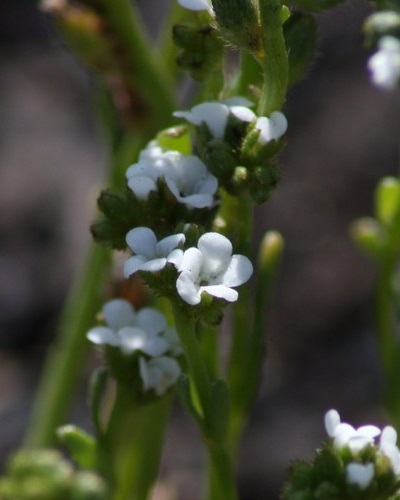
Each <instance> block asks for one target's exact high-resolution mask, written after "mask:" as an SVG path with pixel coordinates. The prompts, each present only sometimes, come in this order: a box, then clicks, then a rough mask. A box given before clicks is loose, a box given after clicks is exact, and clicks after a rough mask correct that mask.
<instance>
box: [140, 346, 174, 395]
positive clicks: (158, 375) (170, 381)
mask: <svg viewBox="0 0 400 500" xmlns="http://www.w3.org/2000/svg"><path fill="white" fill-rule="evenodd" d="M139 373H140V376H141V377H142V380H143V388H144V390H145V391H148V390H150V389H154V391H155V393H156V394H157V395H158V396H161V395H162V394H164V393H165V391H166V390H167V389H168V388H169V387H171V386H172V385H174V384H175V382H176V381H177V379H178V377H179V375H180V373H181V369H180V366H179V364H178V363H177V362H176V361H175V360H174V359H172V358H169V357H167V356H161V357H159V358H155V359H151V360H150V361H148V362H146V360H144V359H143V358H140V359H139Z"/></svg>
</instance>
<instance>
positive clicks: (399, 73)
mask: <svg viewBox="0 0 400 500" xmlns="http://www.w3.org/2000/svg"><path fill="white" fill-rule="evenodd" d="M368 69H369V71H370V73H371V80H372V82H373V83H374V84H375V85H376V86H378V87H381V88H383V89H387V90H390V89H393V88H395V87H396V86H397V84H398V83H399V80H400V40H398V39H397V38H395V37H393V36H384V37H382V38H381V39H380V40H379V42H378V51H377V52H376V53H375V54H373V55H372V56H371V57H370V58H369V60H368Z"/></svg>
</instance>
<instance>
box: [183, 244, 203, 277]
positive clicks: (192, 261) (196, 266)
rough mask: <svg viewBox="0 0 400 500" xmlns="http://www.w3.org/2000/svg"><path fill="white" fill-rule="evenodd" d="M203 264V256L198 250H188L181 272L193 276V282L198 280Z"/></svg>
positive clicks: (184, 255)
mask: <svg viewBox="0 0 400 500" xmlns="http://www.w3.org/2000/svg"><path fill="white" fill-rule="evenodd" d="M202 263H203V254H202V252H200V250H199V249H198V248H194V247H191V248H188V249H187V250H185V252H184V253H183V257H182V262H181V264H180V266H179V269H178V270H179V271H180V272H182V271H184V272H186V273H188V274H190V275H191V276H192V280H197V278H198V277H199V274H200V269H201V266H202Z"/></svg>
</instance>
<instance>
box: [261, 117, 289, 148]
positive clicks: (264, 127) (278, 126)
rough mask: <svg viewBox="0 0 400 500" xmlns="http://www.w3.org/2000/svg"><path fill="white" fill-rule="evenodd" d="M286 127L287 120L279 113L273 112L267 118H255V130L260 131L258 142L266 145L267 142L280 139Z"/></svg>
mask: <svg viewBox="0 0 400 500" xmlns="http://www.w3.org/2000/svg"><path fill="white" fill-rule="evenodd" d="M287 127H288V122H287V119H286V117H285V115H284V114H283V113H281V112H280V111H274V112H273V113H271V116H270V117H269V118H267V117H265V116H261V117H260V118H257V121H256V125H255V128H256V129H257V130H259V131H260V136H259V138H258V142H259V143H260V144H267V142H269V141H273V140H276V139H280V138H281V137H282V136H283V134H284V133H285V132H286V130H287Z"/></svg>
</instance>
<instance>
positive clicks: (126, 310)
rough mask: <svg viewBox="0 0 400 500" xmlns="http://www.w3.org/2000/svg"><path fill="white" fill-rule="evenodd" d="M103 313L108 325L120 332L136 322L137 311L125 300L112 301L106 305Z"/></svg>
mask: <svg viewBox="0 0 400 500" xmlns="http://www.w3.org/2000/svg"><path fill="white" fill-rule="evenodd" d="M102 313H103V316H104V319H105V321H106V323H107V325H108V326H109V327H110V328H112V329H113V330H119V329H120V328H122V327H123V326H128V325H131V324H133V323H134V321H135V311H134V309H133V306H132V304H131V303H130V302H128V301H127V300H124V299H114V300H110V301H109V302H107V303H106V304H104V306H103V309H102Z"/></svg>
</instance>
